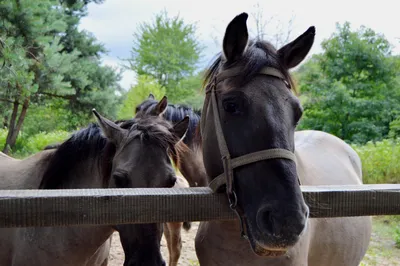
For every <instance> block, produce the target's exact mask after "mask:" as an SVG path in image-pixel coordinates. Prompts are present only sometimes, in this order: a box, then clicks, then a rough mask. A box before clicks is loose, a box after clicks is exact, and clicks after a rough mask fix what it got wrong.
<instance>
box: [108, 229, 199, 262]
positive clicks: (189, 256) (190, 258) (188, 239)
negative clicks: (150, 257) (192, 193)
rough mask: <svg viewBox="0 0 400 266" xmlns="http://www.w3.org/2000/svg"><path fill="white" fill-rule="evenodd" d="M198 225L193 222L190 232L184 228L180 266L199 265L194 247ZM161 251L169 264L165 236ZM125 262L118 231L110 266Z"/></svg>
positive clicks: (115, 236) (112, 249) (113, 240)
mask: <svg viewBox="0 0 400 266" xmlns="http://www.w3.org/2000/svg"><path fill="white" fill-rule="evenodd" d="M198 225H199V224H198V223H192V228H191V229H190V230H189V232H186V231H185V230H183V229H182V252H181V257H180V258H179V263H178V265H179V266H192V265H198V264H197V257H196V251H195V249H194V238H195V236H196V232H197V228H198ZM161 252H162V255H163V258H164V260H165V262H166V263H167V264H168V248H167V242H166V241H165V238H164V237H163V238H162V242H161ZM123 264H124V251H123V250H122V247H121V244H120V241H119V235H118V233H114V235H113V238H112V246H111V254H110V259H109V263H108V266H122V265H123Z"/></svg>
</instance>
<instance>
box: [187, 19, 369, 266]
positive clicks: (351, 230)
mask: <svg viewBox="0 0 400 266" xmlns="http://www.w3.org/2000/svg"><path fill="white" fill-rule="evenodd" d="M247 17H248V15H247V14H246V13H242V14H240V15H238V16H236V17H235V18H234V19H233V20H232V21H231V22H230V23H229V25H228V27H227V28H226V32H225V36H224V40H223V54H222V55H221V57H220V58H218V59H217V60H216V61H215V62H214V63H213V65H212V67H211V68H210V70H209V71H208V73H207V77H206V83H207V86H206V98H205V101H204V106H203V113H202V117H201V122H200V128H201V135H202V149H203V159H204V166H205V169H206V172H207V175H208V176H209V177H211V178H209V181H211V180H213V179H214V178H215V177H216V176H218V175H219V174H221V173H223V172H225V173H227V171H229V164H228V163H226V164H225V166H224V165H223V164H222V160H221V155H224V156H227V154H228V152H229V153H230V155H231V156H232V158H236V157H239V156H243V155H247V154H250V153H252V152H259V151H263V152H268V155H271V156H270V157H267V156H266V157H267V159H261V160H256V161H255V162H252V163H249V164H245V165H243V166H242V167H239V168H235V169H234V170H233V173H234V174H233V180H228V181H230V182H233V186H229V187H228V188H229V190H228V192H229V194H228V195H229V196H230V200H231V203H232V204H233V207H236V210H237V212H238V214H239V216H240V219H241V221H242V222H243V226H244V228H243V230H242V231H241V227H240V222H239V221H210V222H202V223H200V226H199V230H198V232H197V236H196V240H195V242H196V253H197V256H198V258H199V262H200V265H206V266H213V265H243V266H244V265H252V266H258V265H260V266H261V265H263V266H271V265H274V266H275V265H276V266H277V265H279V266H339V265H340V266H342V265H343V266H344V265H346V266H357V265H359V263H360V262H361V260H362V258H363V257H364V255H365V253H366V250H367V248H368V244H369V241H370V235H371V218H370V217H349V218H326V219H322V218H321V219H308V208H307V207H306V205H305V202H304V199H303V196H302V193H301V190H300V185H299V181H300V183H301V184H304V185H345V184H362V171H361V161H360V159H359V157H358V155H357V154H356V152H355V151H354V150H353V149H352V148H351V147H350V146H349V145H348V144H346V143H345V142H344V141H342V140H340V139H339V138H337V137H335V136H333V135H330V134H327V133H323V132H319V131H299V132H296V133H295V127H296V125H297V123H298V121H299V119H300V118H301V116H302V107H301V105H300V102H299V100H298V98H297V97H296V96H295V95H294V94H293V92H292V91H291V89H293V86H294V84H293V82H292V80H291V77H290V74H289V71H288V70H289V69H291V68H293V67H295V66H297V65H298V64H299V63H300V62H301V61H302V60H303V59H304V58H305V57H306V55H307V53H308V52H309V50H310V49H311V46H312V44H313V42H314V36H315V28H314V27H310V28H309V29H308V30H307V31H306V32H305V33H303V34H302V35H300V36H299V37H298V38H297V39H295V40H294V41H293V42H291V43H289V44H287V45H285V46H283V47H282V48H280V49H279V50H276V49H275V48H274V47H273V46H272V45H271V44H269V43H267V42H265V41H249V39H248V31H247V25H246V21H247ZM218 126H220V127H221V128H220V129H218ZM223 140H225V141H226V146H224V144H223ZM226 149H228V151H227V150H226ZM293 153H294V154H295V158H294V157H293ZM226 158H228V159H229V157H226ZM253 158H254V157H253ZM264 158H265V157H264ZM227 169H228V170H227ZM220 188H221V189H222V188H224V187H220ZM241 232H243V233H245V235H246V236H247V237H248V239H247V240H246V239H243V238H241V237H240V236H241Z"/></svg>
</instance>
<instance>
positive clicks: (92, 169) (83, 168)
mask: <svg viewBox="0 0 400 266" xmlns="http://www.w3.org/2000/svg"><path fill="white" fill-rule="evenodd" d="M105 163H106V162H104V159H103V156H102V155H101V154H97V155H96V156H95V157H92V158H87V159H86V160H83V161H82V162H80V163H79V164H78V165H77V166H76V167H75V168H74V169H73V170H71V171H70V174H69V175H70V177H72V178H69V179H68V183H67V184H65V187H64V188H105V187H106V186H107V184H106V182H105V181H106V180H105V175H106V173H105V171H104V169H103V167H104V164H105Z"/></svg>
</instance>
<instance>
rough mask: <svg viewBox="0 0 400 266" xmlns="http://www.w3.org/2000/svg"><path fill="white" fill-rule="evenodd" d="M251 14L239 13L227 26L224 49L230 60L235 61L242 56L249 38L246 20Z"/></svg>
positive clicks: (226, 56) (227, 58)
mask: <svg viewBox="0 0 400 266" xmlns="http://www.w3.org/2000/svg"><path fill="white" fill-rule="evenodd" d="M248 17H249V15H248V14H247V13H242V14H240V15H237V16H236V17H235V18H234V19H233V20H232V21H231V22H230V23H229V24H228V27H227V28H226V31H225V36H224V40H223V44H222V46H223V51H224V55H225V58H226V60H227V61H228V62H233V61H235V60H237V59H238V58H239V57H241V56H242V55H243V53H244V51H245V49H246V46H247V42H248V40H249V33H248V31H247V25H246V21H247V18H248Z"/></svg>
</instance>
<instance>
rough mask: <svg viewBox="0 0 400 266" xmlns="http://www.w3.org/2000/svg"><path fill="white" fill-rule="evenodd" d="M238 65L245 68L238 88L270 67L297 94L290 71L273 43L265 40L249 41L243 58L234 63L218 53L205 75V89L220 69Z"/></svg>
mask: <svg viewBox="0 0 400 266" xmlns="http://www.w3.org/2000/svg"><path fill="white" fill-rule="evenodd" d="M238 65H241V66H243V70H242V73H243V74H242V75H241V76H240V81H239V84H238V86H243V85H244V84H246V83H247V82H249V81H250V80H251V79H252V78H254V76H255V75H257V74H258V73H259V71H260V70H261V68H263V67H266V66H269V67H273V68H276V69H278V70H279V71H281V73H282V74H283V76H284V77H285V78H286V80H287V81H288V82H289V84H290V86H291V89H292V91H293V92H294V93H296V94H297V91H296V87H295V84H294V82H293V79H292V77H291V75H290V73H289V71H288V69H287V68H286V67H285V66H284V65H283V64H282V62H281V60H279V57H278V53H277V50H276V49H275V47H274V46H273V45H272V44H271V43H269V42H267V41H263V40H249V42H248V44H247V48H246V49H245V52H244V54H243V56H242V57H240V59H238V60H237V61H235V62H233V63H229V64H228V63H227V62H226V61H225V58H224V56H223V54H222V53H221V52H220V53H218V54H217V55H216V59H214V61H213V62H212V63H211V65H210V67H209V68H208V69H207V70H206V72H205V74H204V81H203V89H204V88H205V87H206V86H207V85H208V84H209V83H210V82H211V81H212V79H213V78H214V77H215V76H216V75H217V74H218V71H219V70H220V69H229V68H231V67H234V66H238Z"/></svg>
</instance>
